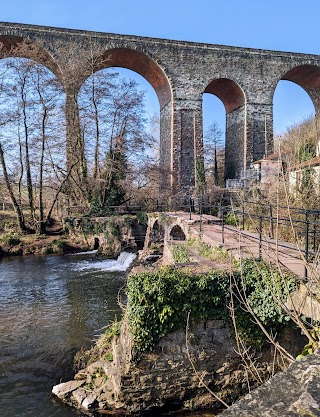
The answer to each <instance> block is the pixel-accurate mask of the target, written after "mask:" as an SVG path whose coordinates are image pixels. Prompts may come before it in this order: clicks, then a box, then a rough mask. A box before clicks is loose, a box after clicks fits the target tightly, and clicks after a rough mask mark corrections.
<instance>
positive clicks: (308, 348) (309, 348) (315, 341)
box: [296, 326, 320, 361]
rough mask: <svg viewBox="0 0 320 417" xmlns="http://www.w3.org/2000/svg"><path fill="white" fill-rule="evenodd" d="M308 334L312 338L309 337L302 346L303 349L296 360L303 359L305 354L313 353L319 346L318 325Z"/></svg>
mask: <svg viewBox="0 0 320 417" xmlns="http://www.w3.org/2000/svg"><path fill="white" fill-rule="evenodd" d="M310 336H311V337H312V340H311V339H309V342H308V343H307V344H306V345H305V346H304V348H303V351H302V352H301V354H300V355H298V356H297V358H296V359H297V360H298V361H299V360H301V359H303V358H304V357H305V356H308V355H310V354H311V353H314V352H315V350H316V349H317V348H318V347H319V342H320V328H319V327H318V326H315V327H314V328H313V329H312V331H311V332H310Z"/></svg>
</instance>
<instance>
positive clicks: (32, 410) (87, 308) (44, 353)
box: [0, 254, 212, 417]
mask: <svg viewBox="0 0 320 417" xmlns="http://www.w3.org/2000/svg"><path fill="white" fill-rule="evenodd" d="M131 255H132V254H131ZM131 260H132V257H131V258H130V255H120V259H118V261H111V260H98V259H88V256H87V255H82V256H78V255H76V256H71V255H70V256H28V257H17V258H11V259H9V258H7V259H2V260H0V415H1V416H2V417H26V416H32V417H40V416H41V417H52V416H56V417H75V416H78V417H79V416H83V414H81V413H80V412H79V411H77V410H75V409H72V408H71V407H69V406H67V405H64V404H62V403H61V402H60V401H58V400H56V399H55V398H54V397H53V396H52V395H51V389H52V386H53V385H55V384H58V383H59V382H60V381H62V382H63V381H66V380H68V379H71V378H72V359H73V356H74V354H75V352H76V351H77V350H78V349H79V348H80V347H85V348H89V347H90V346H91V345H92V344H93V341H92V340H93V339H95V338H96V335H98V334H99V333H100V332H99V331H97V330H98V329H101V328H102V327H103V326H105V325H107V324H108V323H109V322H110V321H112V320H114V318H115V316H117V317H120V311H119V307H118V305H117V295H118V291H119V289H120V288H121V287H122V286H123V285H124V284H125V281H126V273H125V272H124V270H125V269H126V267H127V266H128V263H130V261H131ZM117 270H123V271H122V272H119V271H118V272H117ZM206 415H209V414H206ZM189 416H190V417H191V415H190V414H189ZM197 416H199V415H198V414H197V415H196V414H193V415H192V417H197ZM202 416H203V415H202ZM211 416H212V414H211Z"/></svg>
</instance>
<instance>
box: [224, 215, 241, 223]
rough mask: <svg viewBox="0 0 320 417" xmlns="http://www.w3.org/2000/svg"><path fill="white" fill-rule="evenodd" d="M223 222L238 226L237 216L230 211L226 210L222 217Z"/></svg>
mask: <svg viewBox="0 0 320 417" xmlns="http://www.w3.org/2000/svg"><path fill="white" fill-rule="evenodd" d="M224 222H225V224H228V225H229V226H238V225H239V224H240V220H239V217H238V216H237V215H235V214H234V213H232V212H228V213H227V214H226V216H225V218H224Z"/></svg>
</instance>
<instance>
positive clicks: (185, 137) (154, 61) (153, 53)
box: [0, 23, 320, 193]
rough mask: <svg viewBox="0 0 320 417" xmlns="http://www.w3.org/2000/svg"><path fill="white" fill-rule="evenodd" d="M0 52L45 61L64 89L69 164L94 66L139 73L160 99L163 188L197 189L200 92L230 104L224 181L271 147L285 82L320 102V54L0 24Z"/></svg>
mask: <svg viewBox="0 0 320 417" xmlns="http://www.w3.org/2000/svg"><path fill="white" fill-rule="evenodd" d="M0 45H1V51H0V52H1V57H2V58H6V57H12V56H17V57H27V58H31V59H33V60H35V61H37V62H39V63H42V64H43V65H45V66H47V67H48V68H49V69H50V70H51V71H52V72H53V73H54V74H55V75H56V76H57V78H58V79H59V80H60V82H61V83H62V85H63V88H64V91H65V94H66V126H67V144H66V152H67V164H69V166H70V165H71V164H72V162H73V161H74V158H75V155H76V153H77V149H78V148H79V143H80V142H79V132H80V128H79V117H78V107H77V95H78V91H79V89H80V87H81V85H82V84H83V83H84V81H85V80H86V78H88V77H89V76H90V75H91V74H92V73H93V72H94V71H97V70H99V69H102V68H107V67H124V68H128V69H131V70H133V71H136V72H137V73H139V74H140V75H142V76H143V77H144V78H145V79H146V80H148V81H149V83H150V84H151V85H152V87H153V88H154V90H155V92H156V93H157V96H158V99H159V103H160V124H161V126H160V137H161V139H160V142H161V143H160V148H161V150H160V161H161V168H162V174H161V188H162V190H168V191H170V192H171V193H176V192H178V191H188V190H192V188H193V187H194V185H195V181H196V170H197V160H198V159H199V160H200V161H201V158H202V94H203V93H204V92H206V93H211V94H214V95H216V96H217V97H219V98H220V99H221V100H222V102H223V104H224V106H225V109H226V169H225V176H226V178H236V177H237V176H239V174H240V171H241V170H242V169H245V168H247V167H248V166H249V165H250V163H251V162H253V161H254V160H257V159H260V158H262V157H263V156H267V155H268V154H270V153H272V152H273V115H272V111H273V110H272V109H273V103H272V102H273V95H274V91H275V88H276V86H277V84H278V82H279V81H280V80H290V81H292V82H294V83H296V84H298V85H300V86H301V87H302V88H304V90H305V91H306V92H307V93H308V94H309V96H310V97H311V99H312V101H313V103H314V106H315V110H316V111H318V110H319V107H320V56H318V55H310V54H308V55H307V54H299V53H290V52H278V51H267V50H260V49H248V48H238V47H228V46H220V45H211V44H205V43H193V42H183V41H175V40H166V39H155V38H147V37H141V36H130V35H116V34H109V33H98V32H90V31H82V30H70V29H60V28H52V27H44V26H33V25H25V24H16V23H0Z"/></svg>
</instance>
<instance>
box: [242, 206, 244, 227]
mask: <svg viewBox="0 0 320 417" xmlns="http://www.w3.org/2000/svg"><path fill="white" fill-rule="evenodd" d="M242 230H244V206H242Z"/></svg>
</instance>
